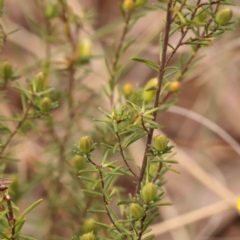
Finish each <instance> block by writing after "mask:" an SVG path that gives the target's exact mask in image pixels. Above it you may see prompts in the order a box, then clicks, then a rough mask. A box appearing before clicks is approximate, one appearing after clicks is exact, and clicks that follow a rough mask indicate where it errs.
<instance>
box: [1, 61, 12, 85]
mask: <svg viewBox="0 0 240 240" xmlns="http://www.w3.org/2000/svg"><path fill="white" fill-rule="evenodd" d="M1 75H2V78H3V79H4V80H5V82H6V81H8V80H9V79H10V78H11V77H12V75H13V68H12V65H11V64H10V63H9V62H7V61H5V62H3V63H2V65H1Z"/></svg>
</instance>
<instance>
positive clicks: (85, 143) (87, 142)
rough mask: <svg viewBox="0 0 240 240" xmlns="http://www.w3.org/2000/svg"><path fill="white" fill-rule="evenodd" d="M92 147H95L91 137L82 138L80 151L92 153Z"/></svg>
mask: <svg viewBox="0 0 240 240" xmlns="http://www.w3.org/2000/svg"><path fill="white" fill-rule="evenodd" d="M92 146H93V141H92V139H91V138H90V137H88V136H85V137H82V138H81V139H80V140H79V149H80V150H81V151H82V152H83V153H86V154H88V153H90V152H91V149H92Z"/></svg>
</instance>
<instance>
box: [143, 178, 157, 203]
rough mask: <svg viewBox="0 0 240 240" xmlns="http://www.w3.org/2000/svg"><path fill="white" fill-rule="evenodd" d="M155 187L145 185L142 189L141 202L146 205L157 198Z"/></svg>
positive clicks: (149, 184)
mask: <svg viewBox="0 0 240 240" xmlns="http://www.w3.org/2000/svg"><path fill="white" fill-rule="evenodd" d="M157 190H158V188H157V185H155V184H154V183H147V184H146V185H145V186H144V187H143V189H142V197H143V200H144V201H145V202H146V203H148V202H151V201H153V200H154V199H155V198H156V196H157Z"/></svg>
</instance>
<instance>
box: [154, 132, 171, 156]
mask: <svg viewBox="0 0 240 240" xmlns="http://www.w3.org/2000/svg"><path fill="white" fill-rule="evenodd" d="M168 142H169V140H168V139H167V138H166V136H165V135H162V134H160V135H158V136H156V137H155V138H154V147H155V148H156V149H157V151H159V152H164V151H165V149H166V148H167V145H168Z"/></svg>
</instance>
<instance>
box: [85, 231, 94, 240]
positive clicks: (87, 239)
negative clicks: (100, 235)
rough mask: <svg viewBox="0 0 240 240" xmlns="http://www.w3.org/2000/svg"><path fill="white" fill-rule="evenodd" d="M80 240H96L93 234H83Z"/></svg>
mask: <svg viewBox="0 0 240 240" xmlns="http://www.w3.org/2000/svg"><path fill="white" fill-rule="evenodd" d="M81 240H96V238H95V236H94V234H93V233H91V232H90V233H85V234H83V235H82V237H81Z"/></svg>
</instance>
